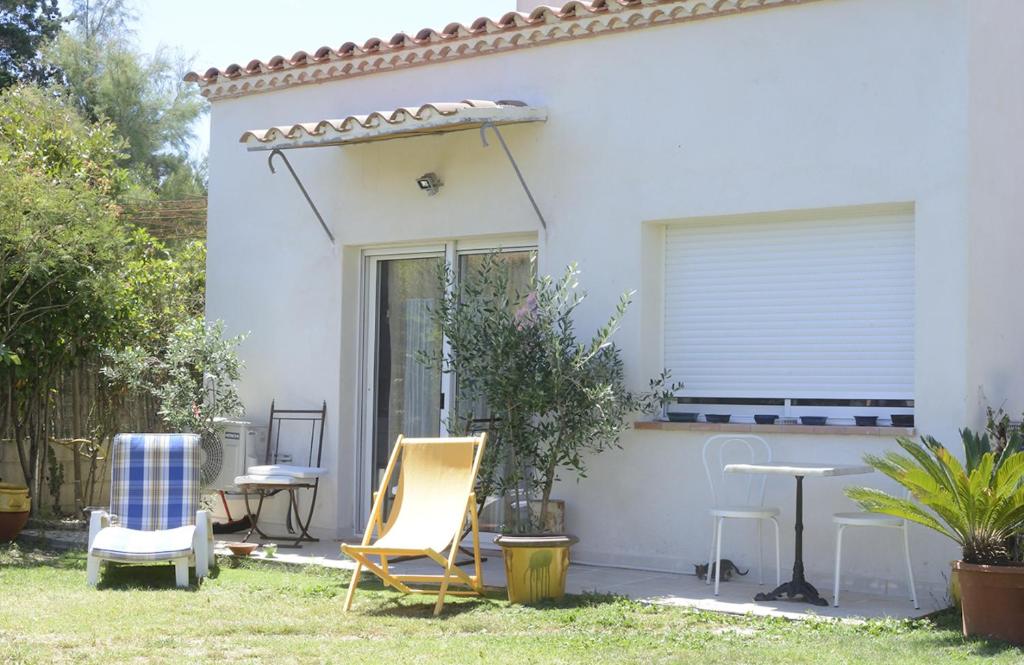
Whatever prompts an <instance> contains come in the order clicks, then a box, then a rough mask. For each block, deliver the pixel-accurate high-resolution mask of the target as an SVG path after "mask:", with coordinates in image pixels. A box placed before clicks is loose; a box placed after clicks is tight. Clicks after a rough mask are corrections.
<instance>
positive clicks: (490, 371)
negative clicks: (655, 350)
mask: <svg viewBox="0 0 1024 665" xmlns="http://www.w3.org/2000/svg"><path fill="white" fill-rule="evenodd" d="M499 257H500V255H491V256H489V257H488V258H487V260H485V261H483V262H482V264H481V267H480V268H479V270H477V271H474V272H472V273H471V274H469V275H467V276H465V277H464V278H463V279H461V280H457V279H456V276H455V274H454V271H452V270H451V269H449V268H447V267H446V268H444V269H443V271H442V274H441V276H440V280H441V282H442V286H443V289H442V292H443V293H445V295H444V297H443V298H442V300H441V303H440V304H439V306H438V307H437V308H436V310H435V312H434V316H435V320H436V322H437V324H438V327H439V329H440V330H441V332H442V333H443V334H444V335H445V337H446V339H447V340H448V350H447V352H446V354H445V356H444V357H443V358H442V359H441V361H440V364H441V367H442V369H443V370H444V371H447V372H454V373H455V374H456V376H457V378H458V382H459V401H460V404H462V403H472V402H474V401H477V400H483V401H485V402H486V404H487V406H488V408H489V409H490V410H491V412H492V413H493V415H494V416H495V418H496V422H497V423H498V430H499V431H498V436H497V437H495V438H496V439H497V441H495V443H494V444H493V445H490V446H489V452H488V459H487V460H486V463H485V469H484V481H485V483H489V484H491V485H493V486H494V487H496V488H497V489H498V490H499V491H502V492H505V493H509V492H511V493H513V494H514V495H515V496H514V498H513V501H512V505H513V507H514V510H513V511H512V523H511V524H508V525H506V529H507V530H510V531H518V532H524V531H538V530H541V531H542V530H544V529H545V528H547V526H548V524H549V519H548V506H549V501H550V498H551V491H552V489H553V487H554V484H555V482H556V481H558V480H559V475H558V474H559V472H560V471H565V470H568V471H571V472H572V473H574V474H575V475H576V476H577V477H585V476H586V472H587V457H588V456H589V455H593V454H597V453H600V452H603V451H605V450H608V449H610V448H614V447H617V446H618V445H619V437H620V436H621V434H622V433H623V432H624V431H625V430H626V429H627V428H628V427H629V424H628V417H629V416H630V415H631V414H634V413H637V412H651V411H654V410H656V409H657V408H659V407H660V406H661V403H662V401H663V400H664V398H665V396H666V394H667V393H670V392H672V391H674V390H676V389H677V388H679V387H680V385H678V384H677V385H672V386H666V381H667V380H668V378H669V377H668V375H667V373H666V374H663V375H662V376H661V377H659V378H657V379H654V380H652V381H651V382H650V386H649V390H648V391H646V392H643V393H638V392H634V391H631V390H629V389H628V388H627V387H626V381H625V370H624V366H623V362H622V357H621V354H620V352H619V350H618V348H617V347H616V346H615V345H614V344H612V342H611V338H612V336H613V335H614V334H615V332H616V331H617V330H618V328H619V324H620V323H621V321H622V318H623V317H624V316H625V314H626V310H627V308H628V306H629V303H630V294H628V293H627V294H623V296H622V298H621V299H620V300H619V302H618V304H617V305H616V308H615V311H614V312H613V313H612V315H611V316H610V317H609V318H608V320H607V321H606V322H605V323H604V325H602V326H600V327H599V328H598V329H597V330H596V331H595V332H594V334H593V335H591V336H590V337H589V338H585V339H579V338H578V337H577V335H576V328H575V315H576V310H577V308H578V307H579V306H580V305H581V304H582V303H583V300H584V298H585V297H586V294H585V293H584V292H583V291H582V290H580V289H579V282H578V277H579V271H578V270H577V269H576V267H575V265H570V266H569V267H567V268H566V270H565V272H564V273H563V274H562V276H561V277H560V278H558V279H554V278H552V277H550V276H544V277H538V276H536V274H534V275H533V276H532V277H531V280H530V286H529V290H528V293H514V292H512V291H511V290H510V288H509V273H508V269H507V267H506V266H505V265H504V264H503V263H502V262H501V261H500V260H499ZM424 361H425V362H430V361H431V359H429V358H424ZM434 361H435V362H436V359H434ZM463 415H464V414H463ZM524 499H525V500H524ZM528 500H539V501H540V511H539V514H536V515H534V513H533V512H532V511H531V510H530V509H529V507H528V505H529V504H528Z"/></svg>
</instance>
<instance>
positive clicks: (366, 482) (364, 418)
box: [353, 236, 538, 535]
mask: <svg viewBox="0 0 1024 665" xmlns="http://www.w3.org/2000/svg"><path fill="white" fill-rule="evenodd" d="M493 251H500V252H502V253H505V252H521V251H532V252H537V251H538V247H537V240H536V236H533V237H532V238H526V237H523V236H508V237H498V238H487V239H473V240H448V241H443V242H436V243H424V244H421V245H403V246H390V247H379V248H366V249H363V251H362V265H361V267H360V277H359V278H360V282H361V283H360V285H359V294H360V299H361V303H360V307H359V311H360V321H359V330H360V344H359V406H358V413H359V427H358V438H357V445H356V455H355V463H356V467H357V468H356V481H357V482H356V488H355V491H356V496H355V501H354V502H353V504H354V510H355V515H354V518H355V520H354V524H355V532H356V534H357V535H361V534H362V532H363V529H364V528H365V525H366V521H367V519H369V515H370V509H371V507H372V506H371V503H372V487H373V473H374V469H373V459H374V450H373V446H374V426H375V418H376V413H375V408H376V395H375V390H376V381H375V379H376V376H375V374H376V369H377V368H376V358H375V356H376V353H377V349H376V340H377V321H378V320H379V319H378V312H377V303H378V293H377V288H378V278H377V275H378V266H379V264H380V263H381V262H382V261H390V260H396V259H397V260H401V259H417V258H420V259H422V258H442V259H443V260H444V261H445V263H446V265H448V266H449V267H450V268H451V269H452V270H455V271H458V269H459V257H460V256H464V255H467V254H485V253H488V252H493ZM441 345H442V350H443V353H445V354H447V352H448V349H449V345H448V340H447V339H442V341H441ZM454 395H455V376H454V375H453V374H451V373H442V374H441V396H442V404H443V406H442V407H441V408H440V410H439V417H440V419H441V422H440V433H441V436H447V434H448V432H447V424H448V416H449V409H450V407H451V405H452V404H454Z"/></svg>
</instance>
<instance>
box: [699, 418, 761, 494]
mask: <svg viewBox="0 0 1024 665" xmlns="http://www.w3.org/2000/svg"><path fill="white" fill-rule="evenodd" d="M703 458H704V472H705V474H706V475H707V479H708V486H709V487H710V488H711V499H712V501H713V502H714V505H715V506H716V507H720V506H725V505H743V506H761V505H763V504H764V490H765V482H766V480H767V478H766V476H765V475H764V474H747V473H743V474H738V473H726V472H725V466H726V465H727V464H759V463H762V462H771V461H772V449H771V446H769V445H768V442H767V441H765V440H764V439H762V438H761V437H759V436H754V435H753V434H717V435H715V436H712V437H710V438H709V439H708V440H707V441H705V442H704V450H703Z"/></svg>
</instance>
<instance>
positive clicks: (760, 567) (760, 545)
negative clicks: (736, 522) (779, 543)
mask: <svg viewBox="0 0 1024 665" xmlns="http://www.w3.org/2000/svg"><path fill="white" fill-rule="evenodd" d="M763 522H764V520H757V583H758V584H759V585H763V584H764V539H763V538H762V534H761V532H762V531H763V530H764V529H763V528H762V526H763V525H762V523H763Z"/></svg>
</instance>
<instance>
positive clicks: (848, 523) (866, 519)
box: [832, 493, 920, 610]
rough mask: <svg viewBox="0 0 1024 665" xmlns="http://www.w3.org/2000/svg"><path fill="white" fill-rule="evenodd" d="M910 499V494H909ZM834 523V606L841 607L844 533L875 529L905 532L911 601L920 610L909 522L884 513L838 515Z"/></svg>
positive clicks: (905, 555) (904, 545)
mask: <svg viewBox="0 0 1024 665" xmlns="http://www.w3.org/2000/svg"><path fill="white" fill-rule="evenodd" d="M907 496H908V497H909V496H910V494H909V493H908V494H907ZM832 522H833V523H834V524H835V525H836V575H835V586H834V587H833V589H832V605H833V606H835V607H839V570H840V568H841V566H842V560H843V532H844V531H845V530H846V529H847V527H875V528H881V529H898V530H899V531H902V532H903V556H904V558H905V559H906V563H907V584H909V585H910V600H911V601H913V603H914V609H915V610H916V609H920V605H919V604H918V602H917V590H916V589H915V588H914V567H913V565H911V563H910V536H909V533H908V531H909V529H908V525H907V521H906V520H905V519H902V518H900V517H894V516H892V515H883V514H882V513H864V512H861V513H836V514H835V515H833V516H832Z"/></svg>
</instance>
